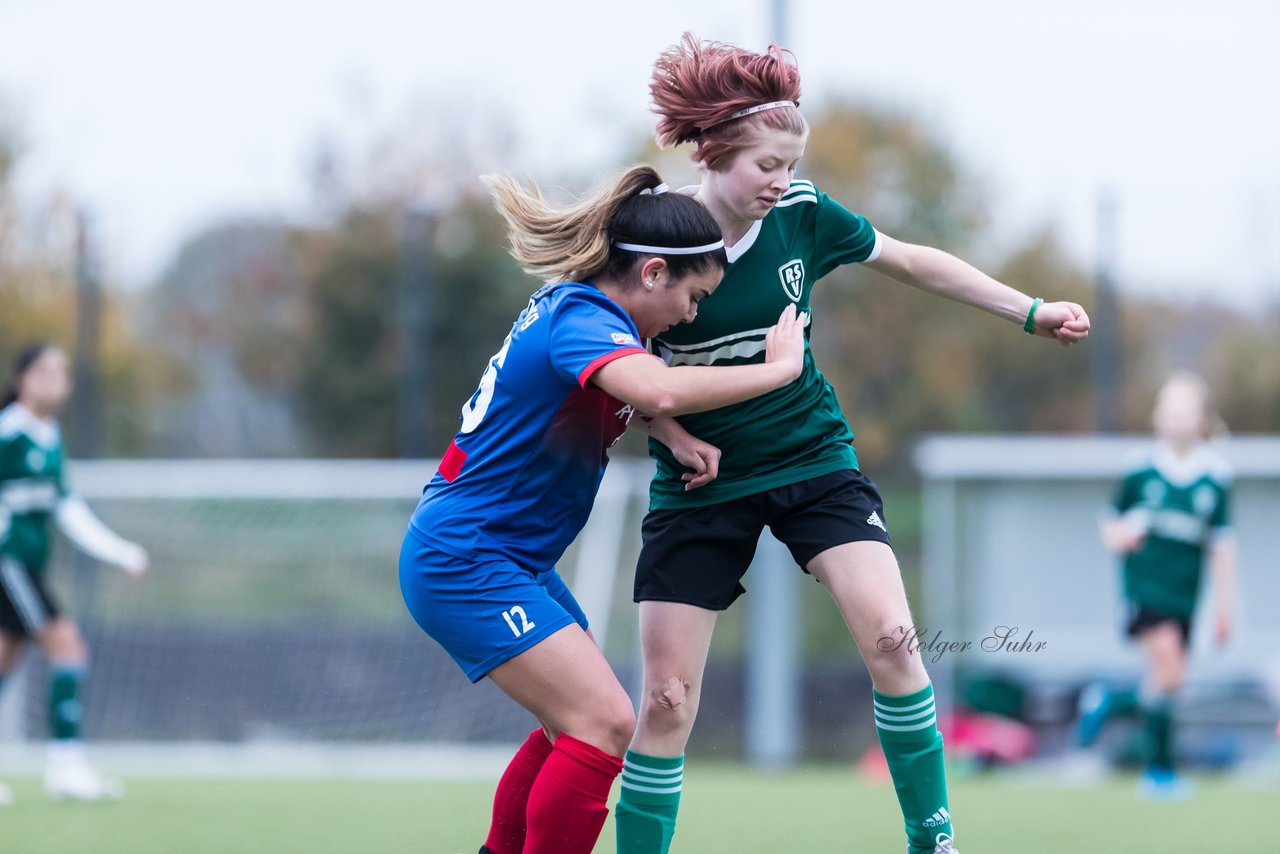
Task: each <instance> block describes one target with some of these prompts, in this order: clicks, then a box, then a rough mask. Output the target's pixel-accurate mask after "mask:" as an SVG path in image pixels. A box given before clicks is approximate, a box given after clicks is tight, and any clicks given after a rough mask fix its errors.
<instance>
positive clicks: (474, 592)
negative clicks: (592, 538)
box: [400, 528, 587, 682]
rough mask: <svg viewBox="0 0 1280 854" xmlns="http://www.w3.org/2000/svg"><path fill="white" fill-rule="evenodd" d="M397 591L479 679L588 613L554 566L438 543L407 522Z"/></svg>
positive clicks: (583, 620) (421, 623)
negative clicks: (472, 553) (471, 555)
mask: <svg viewBox="0 0 1280 854" xmlns="http://www.w3.org/2000/svg"><path fill="white" fill-rule="evenodd" d="M400 592H401V594H403V596H404V602H405V605H407V606H408V608H409V613H410V614H412V615H413V619H414V620H416V621H417V623H418V625H419V626H421V627H422V630H423V631H424V632H426V633H427V634H428V635H430V636H431V637H432V639H433V640H435V641H436V642H437V643H438V644H440V645H441V646H442V647H444V648H445V651H446V652H448V653H449V655H451V656H452V657H453V660H454V661H456V662H457V663H458V666H459V667H461V668H462V671H463V672H464V673H466V674H467V678H468V679H470V680H471V681H472V682H478V681H480V680H481V679H483V678H484V676H485V674H487V673H488V672H489V671H490V670H492V669H493V668H495V667H497V666H498V665H499V664H502V663H503V662H504V661H509V660H510V659H512V658H514V657H516V656H517V655H519V654H520V653H522V652H524V651H525V650H527V649H530V648H531V647H533V646H535V645H536V644H538V643H539V642H541V641H543V640H545V639H546V638H548V637H550V636H551V635H553V634H555V633H556V632H558V631H560V630H561V629H563V628H564V627H565V626H569V625H572V624H573V623H577V624H578V625H580V626H582V628H583V630H584V631H585V630H586V628H587V617H586V615H585V614H584V613H582V608H581V607H579V605H578V602H577V600H576V599H574V598H573V594H572V593H570V592H569V588H568V587H567V586H566V585H565V583H564V579H562V578H561V577H560V573H558V572H557V571H556V570H555V568H554V567H549V568H547V569H546V570H543V571H541V572H537V573H534V572H530V571H529V570H528V569H526V568H524V567H522V566H519V565H518V564H515V563H512V562H511V561H507V560H492V561H480V562H477V561H475V560H468V559H464V558H459V557H455V556H453V555H451V554H446V553H445V552H442V551H439V550H438V549H435V548H433V547H431V546H429V545H427V544H426V543H424V542H422V540H420V539H418V537H416V536H415V535H414V532H413V529H412V528H410V529H409V531H408V533H406V534H405V538H404V545H403V546H402V547H401V549H400Z"/></svg>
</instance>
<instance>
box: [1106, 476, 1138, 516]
mask: <svg viewBox="0 0 1280 854" xmlns="http://www.w3.org/2000/svg"><path fill="white" fill-rule="evenodd" d="M1143 474H1144V472H1143V471H1141V470H1140V471H1131V472H1129V473H1128V474H1127V475H1125V476H1124V478H1123V479H1122V480H1121V481H1120V483H1119V484H1118V485H1117V486H1116V490H1115V494H1114V495H1113V497H1112V499H1111V507H1112V509H1113V510H1115V511H1116V513H1125V512H1126V511H1128V510H1129V509H1130V508H1132V507H1133V506H1134V505H1135V504H1137V503H1138V500H1139V499H1140V498H1141V496H1142V481H1143Z"/></svg>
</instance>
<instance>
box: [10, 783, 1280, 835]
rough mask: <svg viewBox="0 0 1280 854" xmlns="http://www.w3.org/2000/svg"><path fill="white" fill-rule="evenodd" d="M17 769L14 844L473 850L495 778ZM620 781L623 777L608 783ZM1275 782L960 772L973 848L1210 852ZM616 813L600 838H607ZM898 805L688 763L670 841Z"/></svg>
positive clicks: (810, 822)
mask: <svg viewBox="0 0 1280 854" xmlns="http://www.w3.org/2000/svg"><path fill="white" fill-rule="evenodd" d="M11 782H12V783H13V786H14V789H15V792H16V796H17V804H16V806H14V807H11V808H9V809H7V810H4V811H3V812H0V849H2V850H3V851H5V852H9V854H46V852H47V854H55V852H56V854H78V852H92V854H124V852H129V854H213V852H218V854H227V853H229V852H235V854H256V852H264V854H267V853H269V854H286V853H287V852H299V854H302V852H306V853H307V854H325V852H342V853H343V854H381V853H382V852H397V854H399V852H409V851H412V852H423V854H457V852H462V854H474V852H475V851H476V850H477V848H478V847H479V845H480V843H481V842H482V841H483V837H484V832H485V829H486V827H487V821H488V807H489V798H490V797H491V794H492V790H493V784H492V783H486V782H481V783H477V782H456V783H450V782H427V781H402V780H397V781H388V780H378V781H367V780H306V781H297V780H263V779H255V780H193V779H183V780H157V779H136V780H132V781H130V785H129V796H128V797H127V798H126V799H125V800H124V801H122V802H120V803H117V804H109V805H69V804H59V803H53V802H51V801H49V800H48V799H47V798H46V797H45V796H44V794H43V793H42V792H41V791H40V786H39V782H38V781H37V780H35V779H18V780H15V781H11ZM615 792H616V788H615ZM1276 795H1277V792H1276V789H1275V788H1269V789H1268V788H1260V787H1258V788H1251V787H1246V786H1243V785H1240V784H1236V783H1233V782H1231V781H1230V780H1224V779H1206V780H1201V781H1199V782H1198V786H1197V788H1196V792H1195V794H1194V796H1193V798H1192V799H1191V800H1190V801H1189V802H1186V803H1182V804H1172V803H1152V802H1148V801H1142V800H1139V799H1137V798H1136V797H1135V784H1134V781H1133V780H1132V779H1131V778H1124V777H1119V778H1112V779H1109V780H1106V781H1103V782H1100V783H1097V784H1094V785H1090V786H1088V787H1084V786H1067V785H1061V784H1055V783H1054V782H1053V781H1052V780H1047V779H1043V778H1039V779H1032V778H1026V777H1022V776H1018V777H1013V776H1004V777H1001V776H993V777H980V778H972V777H971V778H966V779H960V780H957V781H955V782H954V784H953V786H952V796H951V804H952V812H953V813H954V814H955V815H956V816H957V821H958V827H957V830H958V833H957V843H958V844H959V846H960V849H961V850H962V851H964V852H965V854H970V852H973V854H1022V852H1036V854H1069V853H1070V854H1079V852H1088V854H1128V852H1154V851H1159V852H1161V854H1204V852H1209V851H1214V852H1217V851H1232V852H1236V851H1239V852H1245V851H1269V850H1272V843H1270V842H1269V841H1268V840H1269V839H1270V838H1271V837H1270V830H1269V821H1268V816H1269V815H1270V811H1271V810H1272V809H1274V805H1275V803H1276ZM612 834H613V823H612V821H610V822H608V823H607V824H606V825H605V832H604V834H603V835H602V838H601V841H600V844H599V845H598V846H597V849H596V850H597V851H598V852H601V854H609V853H610V852H613V851H614V846H613V839H612ZM903 847H904V845H903V838H902V832H901V827H900V819H899V815H898V808H897V804H896V802H895V800H894V795H893V791H892V789H891V788H890V787H888V786H887V785H881V784H876V783H872V782H867V781H865V780H863V779H861V778H858V777H857V776H855V774H854V773H853V772H852V770H851V769H849V768H847V767H833V766H816V767H809V768H805V769H803V770H798V771H790V772H786V773H780V774H773V775H771V774H762V773H757V772H748V771H744V770H742V769H739V768H736V767H733V766H729V765H724V764H720V765H717V764H708V763H699V764H695V765H692V766H690V769H689V772H688V774H687V777H686V792H685V795H684V800H683V803H682V814H681V824H680V830H679V833H678V834H677V837H676V843H675V845H674V847H673V850H672V854H691V852H699V854H715V852H734V854H792V852H796V854H799V852H805V854H808V852H819V853H820V854H828V852H832V854H834V852H850V853H851V854H857V852H874V854H880V852H889V853H890V854H901V852H902V850H903Z"/></svg>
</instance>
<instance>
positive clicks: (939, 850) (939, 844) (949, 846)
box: [907, 833, 960, 854]
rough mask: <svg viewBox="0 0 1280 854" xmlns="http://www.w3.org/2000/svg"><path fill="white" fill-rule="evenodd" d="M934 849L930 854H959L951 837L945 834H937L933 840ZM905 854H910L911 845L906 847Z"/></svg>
mask: <svg viewBox="0 0 1280 854" xmlns="http://www.w3.org/2000/svg"><path fill="white" fill-rule="evenodd" d="M933 844H934V848H933V852H932V854H960V851H959V849H957V848H956V844H955V843H954V842H952V841H951V837H950V836H949V835H947V834H945V833H939V834H938V835H937V836H936V837H935V838H934V843H933ZM907 854H911V845H910V844H908V845H907Z"/></svg>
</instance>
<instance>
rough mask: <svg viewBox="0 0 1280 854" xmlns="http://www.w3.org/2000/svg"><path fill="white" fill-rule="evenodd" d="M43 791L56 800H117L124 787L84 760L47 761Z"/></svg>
mask: <svg viewBox="0 0 1280 854" xmlns="http://www.w3.org/2000/svg"><path fill="white" fill-rule="evenodd" d="M44 790H45V792H46V793H48V795H49V797H51V798H53V799H54V800H55V801H118V800H120V798H122V797H124V784H123V783H121V782H120V781H119V780H116V779H115V778H113V777H108V776H106V775H105V774H102V773H101V772H99V771H98V770H97V769H95V768H94V767H93V766H92V765H90V764H89V763H87V762H84V761H62V762H50V763H49V767H48V769H47V770H46V771H45V775H44Z"/></svg>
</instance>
